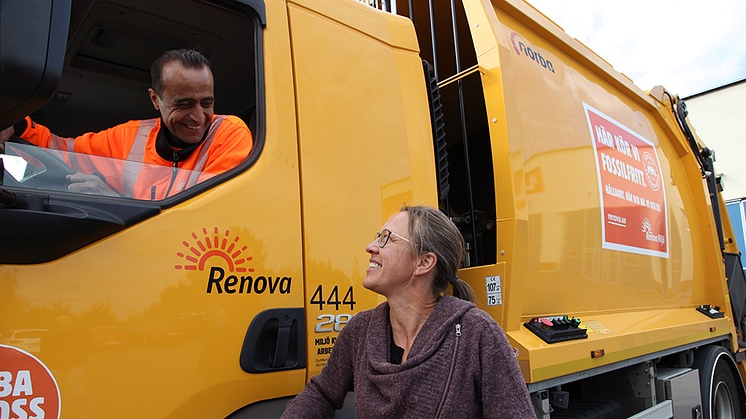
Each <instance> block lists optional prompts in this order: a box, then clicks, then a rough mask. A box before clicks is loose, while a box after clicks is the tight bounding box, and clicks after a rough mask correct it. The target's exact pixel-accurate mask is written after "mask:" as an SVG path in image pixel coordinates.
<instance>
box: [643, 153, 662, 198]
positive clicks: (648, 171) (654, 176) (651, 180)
mask: <svg viewBox="0 0 746 419" xmlns="http://www.w3.org/2000/svg"><path fill="white" fill-rule="evenodd" d="M642 161H643V164H644V166H645V178H646V179H647V180H648V184H650V188H651V189H652V190H654V191H656V192H657V191H658V189H660V187H661V175H660V174H659V173H658V164H657V163H656V162H655V159H654V158H653V156H651V155H650V153H648V152H645V153H643V154H642Z"/></svg>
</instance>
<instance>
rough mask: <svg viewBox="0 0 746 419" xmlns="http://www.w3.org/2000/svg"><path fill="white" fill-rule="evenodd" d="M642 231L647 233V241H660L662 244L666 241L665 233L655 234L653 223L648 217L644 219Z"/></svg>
mask: <svg viewBox="0 0 746 419" xmlns="http://www.w3.org/2000/svg"><path fill="white" fill-rule="evenodd" d="M642 232H643V233H645V240H647V241H651V242H655V243H660V245H661V246H663V245H664V244H665V243H666V236H664V235H663V234H653V224H652V223H651V222H650V219H648V218H645V219H643V220H642Z"/></svg>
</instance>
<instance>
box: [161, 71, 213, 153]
mask: <svg viewBox="0 0 746 419" xmlns="http://www.w3.org/2000/svg"><path fill="white" fill-rule="evenodd" d="M162 77H163V94H162V95H161V96H158V95H157V94H156V93H155V91H154V90H153V89H149V90H148V92H149V93H150V100H151V101H152V102H153V106H154V107H155V108H156V109H157V110H159V111H160V112H161V117H162V118H163V123H164V124H165V125H166V127H167V128H168V130H169V131H170V132H171V134H172V135H173V136H174V137H175V138H177V139H179V140H181V141H183V142H185V143H188V144H195V143H198V142H199V141H200V140H201V139H202V136H203V135H204V134H205V131H207V128H208V127H209V126H210V122H212V115H213V104H214V103H215V96H214V93H213V80H212V72H211V71H210V69H209V68H207V67H203V68H201V69H194V68H184V67H183V66H182V65H181V64H179V63H178V62H170V63H168V64H166V65H165V66H164V67H163V75H162Z"/></svg>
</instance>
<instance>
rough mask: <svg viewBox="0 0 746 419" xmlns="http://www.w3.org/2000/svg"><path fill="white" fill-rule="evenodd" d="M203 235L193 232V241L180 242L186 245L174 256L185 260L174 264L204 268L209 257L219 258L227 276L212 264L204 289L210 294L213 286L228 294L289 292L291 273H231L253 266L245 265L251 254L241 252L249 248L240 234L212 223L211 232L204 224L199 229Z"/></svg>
mask: <svg viewBox="0 0 746 419" xmlns="http://www.w3.org/2000/svg"><path fill="white" fill-rule="evenodd" d="M202 234H203V237H199V235H198V234H197V233H192V239H194V241H193V242H191V243H190V242H189V241H186V240H185V241H183V242H181V244H183V245H184V247H186V248H187V250H186V251H184V252H176V256H178V257H180V258H183V259H185V260H186V262H185V263H184V264H183V265H176V266H174V268H176V269H184V270H187V271H197V270H199V271H204V270H205V269H206V265H207V264H208V260H209V259H211V258H212V259H213V260H215V258H219V259H222V260H223V261H224V262H225V264H227V267H228V276H227V277H226V272H225V269H223V268H222V267H219V266H211V267H209V268H210V272H209V274H208V276H207V293H208V294H211V293H212V292H213V289H214V290H215V292H217V293H218V294H222V293H223V292H225V293H227V294H234V293H239V294H244V293H245V294H251V293H252V291H253V292H254V293H255V294H263V293H264V292H265V291H269V293H270V294H274V293H275V292H279V293H280V294H289V293H290V285H291V283H292V278H291V277H287V276H284V277H280V276H274V277H272V276H266V275H261V276H257V277H256V278H254V277H253V276H250V275H247V276H241V277H240V278H239V277H238V276H237V275H233V274H232V273H233V272H237V273H244V272H254V268H249V267H247V266H244V264H246V263H247V262H250V261H252V260H253V258H252V257H251V256H243V255H242V254H243V253H244V252H245V251H246V250H247V249H248V246H245V245H244V246H241V245H240V244H239V241H240V237H238V236H236V237H235V238H231V234H230V230H225V231H224V232H221V231H220V230H218V228H217V227H215V228H214V229H213V231H212V233H210V232H209V230H208V229H207V228H203V229H202ZM219 259H218V260H219Z"/></svg>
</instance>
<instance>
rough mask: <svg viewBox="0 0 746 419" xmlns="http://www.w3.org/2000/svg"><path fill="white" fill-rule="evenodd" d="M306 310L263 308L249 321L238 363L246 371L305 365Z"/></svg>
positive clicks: (266, 370)
mask: <svg viewBox="0 0 746 419" xmlns="http://www.w3.org/2000/svg"><path fill="white" fill-rule="evenodd" d="M305 316H306V311H305V309H304V308H302V307H297V308H274V309H269V310H265V311H262V312H261V313H259V314H257V315H256V317H254V319H253V320H252V321H251V324H250V325H249V328H248V330H247V331H246V336H245V337H244V341H243V346H242V348H241V355H240V358H239V363H240V365H241V369H243V370H244V371H246V372H249V373H254V374H258V373H265V372H273V371H284V370H291V369H298V368H305V367H306V333H305V331H306V321H305V318H306V317H305Z"/></svg>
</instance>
